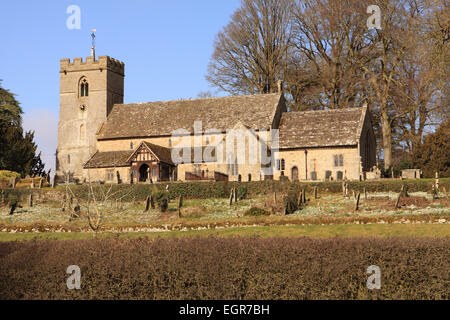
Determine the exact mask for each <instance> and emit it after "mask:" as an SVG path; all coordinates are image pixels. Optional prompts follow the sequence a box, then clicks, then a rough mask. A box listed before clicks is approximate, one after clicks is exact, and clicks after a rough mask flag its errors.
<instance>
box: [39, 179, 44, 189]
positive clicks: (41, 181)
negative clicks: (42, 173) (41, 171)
mask: <svg viewBox="0 0 450 320" xmlns="http://www.w3.org/2000/svg"><path fill="white" fill-rule="evenodd" d="M43 182H44V179H40V180H39V189H42V184H43Z"/></svg>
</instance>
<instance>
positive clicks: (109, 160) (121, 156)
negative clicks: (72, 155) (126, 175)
mask: <svg viewBox="0 0 450 320" xmlns="http://www.w3.org/2000/svg"><path fill="white" fill-rule="evenodd" d="M132 153H133V151H132V150H129V151H110V152H96V153H95V154H94V155H93V156H92V157H91V159H89V161H88V162H86V164H85V165H84V168H85V169H93V168H114V167H128V166H129V165H130V164H129V163H128V162H127V159H128V158H129V157H130V156H131V154H132Z"/></svg>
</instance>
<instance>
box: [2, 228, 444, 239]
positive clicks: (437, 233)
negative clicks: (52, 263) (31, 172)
mask: <svg viewBox="0 0 450 320" xmlns="http://www.w3.org/2000/svg"><path fill="white" fill-rule="evenodd" d="M93 236H94V234H93V233H89V232H70V233H63V232H60V233H54V232H46V233H7V232H0V242H10V241H32V240H50V239H52V240H84V239H92V238H93ZM208 236H217V237H222V238H233V237H253V236H259V237H262V238H271V237H311V238H333V237H339V238H358V237H376V238H389V237H421V238H446V237H450V225H448V224H442V225H438V224H372V225H357V224H351V225H326V226H321V225H312V226H261V227H237V228H224V229H210V230H199V231H194V230H190V231H171V232H146V233H144V232H133V233H99V234H98V238H120V239H133V238H140V237H147V238H189V237H208Z"/></svg>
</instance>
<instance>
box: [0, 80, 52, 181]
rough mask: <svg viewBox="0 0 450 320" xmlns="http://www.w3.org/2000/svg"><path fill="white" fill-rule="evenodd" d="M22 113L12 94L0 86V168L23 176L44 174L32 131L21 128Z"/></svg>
mask: <svg viewBox="0 0 450 320" xmlns="http://www.w3.org/2000/svg"><path fill="white" fill-rule="evenodd" d="M0 85H1V83H0ZM22 113H23V111H22V108H21V107H20V103H19V102H18V101H17V100H16V98H15V96H14V94H13V93H11V92H9V90H6V89H4V88H2V87H1V86H0V170H10V171H15V172H18V173H20V174H21V175H22V176H23V177H24V176H26V175H31V176H36V175H37V176H40V175H44V174H45V171H44V164H43V163H42V160H41V154H40V153H39V154H36V150H37V145H36V144H35V142H34V132H33V131H28V132H25V133H24V130H23V128H22Z"/></svg>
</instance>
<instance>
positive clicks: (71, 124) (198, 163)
mask: <svg viewBox="0 0 450 320" xmlns="http://www.w3.org/2000/svg"><path fill="white" fill-rule="evenodd" d="M124 77H125V65H124V63H123V62H120V61H117V60H115V59H113V58H110V57H108V56H100V57H98V59H96V58H95V55H91V56H90V57H88V58H87V59H86V60H85V61H83V59H82V58H75V59H73V61H71V60H70V59H63V60H61V63H60V82H61V86H60V87H61V89H60V118H59V124H58V149H57V153H56V169H57V172H56V175H57V179H58V181H59V182H64V181H69V182H71V183H75V182H77V183H83V182H89V181H90V182H100V183H153V182H155V183H157V182H164V181H181V182H183V181H260V180H270V179H276V180H278V179H281V178H283V176H284V177H285V178H288V179H290V180H293V181H295V180H304V181H320V180H322V181H323V180H342V179H350V180H357V179H364V178H365V174H366V172H369V171H370V170H371V168H372V167H374V166H375V165H376V155H375V149H376V141H375V136H374V132H373V128H372V122H371V116H370V112H368V110H367V107H361V108H353V109H339V110H324V111H306V112H288V110H287V107H286V102H285V98H284V95H283V92H282V90H281V86H279V92H278V93H275V94H260V95H248V96H230V97H222V98H207V99H190V100H174V101H164V102H150V103H132V104H124V103H123V102H124Z"/></svg>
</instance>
